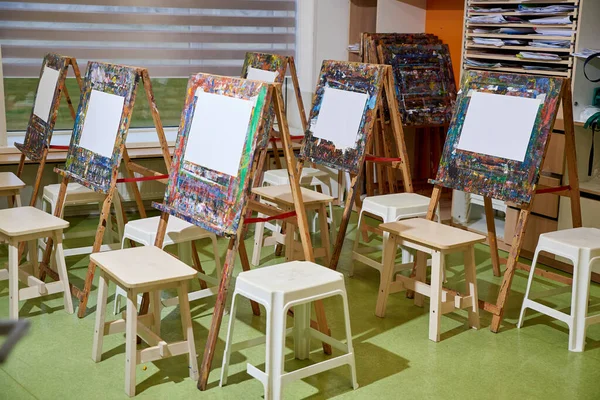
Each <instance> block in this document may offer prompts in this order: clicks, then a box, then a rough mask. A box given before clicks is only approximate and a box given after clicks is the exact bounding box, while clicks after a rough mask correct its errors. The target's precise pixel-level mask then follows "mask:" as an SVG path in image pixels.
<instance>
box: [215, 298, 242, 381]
mask: <svg viewBox="0 0 600 400" xmlns="http://www.w3.org/2000/svg"><path fill="white" fill-rule="evenodd" d="M237 296H238V294H237V293H233V296H232V298H231V312H230V313H229V324H228V325H227V338H226V339H225V351H224V352H223V364H222V365H221V381H220V382H219V386H225V385H227V371H228V370H229V360H230V359H231V346H232V345H233V326H234V323H235V314H236V305H237V304H236V301H235V299H236V297H237Z"/></svg>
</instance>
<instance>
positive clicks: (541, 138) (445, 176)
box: [435, 71, 565, 204]
mask: <svg viewBox="0 0 600 400" xmlns="http://www.w3.org/2000/svg"><path fill="white" fill-rule="evenodd" d="M564 84H565V80H564V79H563V78H556V77H542V76H533V75H520V74H509V73H495V72H480V71H465V72H464V76H463V79H462V83H461V89H460V91H459V94H458V98H457V102H456V107H455V110H454V117H453V118H452V122H451V124H450V128H449V131H448V136H447V139H446V144H445V145H444V153H443V155H442V160H441V162H440V167H439V170H438V173H437V177H436V181H435V183H436V184H438V185H441V186H444V187H447V188H451V189H457V190H462V191H465V192H468V193H473V194H479V195H483V196H488V197H492V198H495V199H499V200H504V201H510V202H513V203H517V204H528V203H530V202H531V200H532V196H533V194H534V192H535V188H536V185H537V183H538V179H539V176H540V170H541V167H542V161H543V159H544V155H545V153H546V148H547V145H548V142H549V139H550V133H551V129H552V126H553V124H554V120H555V118H556V114H557V112H558V107H559V105H560V100H561V90H562V88H563V85H564ZM472 90H475V91H478V92H484V93H492V94H498V95H504V96H520V97H525V98H535V99H537V98H539V99H543V106H542V109H541V110H540V112H539V113H538V116H537V119H536V122H535V124H534V127H533V131H532V134H531V139H530V141H529V145H528V148H527V153H526V155H525V159H524V161H523V162H519V161H515V160H508V159H504V158H498V157H492V156H488V155H483V154H477V153H472V152H468V151H463V150H459V149H458V148H457V146H458V142H459V140H460V135H461V132H462V127H463V124H464V122H465V117H466V113H467V110H468V108H469V101H470V96H469V92H470V91H472ZM498 118H510V115H499V116H498ZM493 123H494V121H490V124H493Z"/></svg>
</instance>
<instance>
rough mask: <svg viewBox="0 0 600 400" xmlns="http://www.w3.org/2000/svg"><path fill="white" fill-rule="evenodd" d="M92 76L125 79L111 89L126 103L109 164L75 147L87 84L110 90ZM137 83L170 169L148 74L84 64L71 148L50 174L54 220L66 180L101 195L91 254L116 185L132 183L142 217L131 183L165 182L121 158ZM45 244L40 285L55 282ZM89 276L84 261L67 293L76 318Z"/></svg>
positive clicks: (85, 297) (141, 208)
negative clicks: (82, 275)
mask: <svg viewBox="0 0 600 400" xmlns="http://www.w3.org/2000/svg"><path fill="white" fill-rule="evenodd" d="M93 71H96V73H99V74H101V75H102V76H104V75H106V76H109V77H111V78H112V77H114V78H115V81H118V80H126V84H121V85H120V86H119V87H118V88H117V89H114V90H118V91H119V93H120V94H121V95H124V96H123V97H125V98H126V99H125V103H124V107H123V114H122V116H121V123H120V126H119V132H118V134H117V138H116V142H115V147H114V149H113V155H112V157H111V158H110V159H108V158H106V157H102V156H99V155H97V154H95V153H93V152H92V151H89V150H87V149H85V148H82V147H79V140H80V135H81V131H82V129H83V124H84V120H85V113H86V110H87V102H88V101H89V98H90V94H91V91H92V85H93V86H94V89H96V87H97V86H99V85H100V86H101V87H106V88H111V86H110V84H106V83H104V84H103V82H102V81H99V82H93V81H92V72H93ZM140 80H141V81H142V83H143V85H144V90H145V92H146V96H147V99H148V102H149V105H150V110H151V112H152V118H153V120H154V124H155V128H156V132H157V134H158V139H159V143H160V146H161V150H162V154H163V158H164V160H165V164H166V166H167V168H168V167H169V166H170V165H171V155H170V153H169V149H168V144H167V140H166V138H165V135H164V130H163V126H162V123H161V120H160V115H159V113H158V109H157V107H156V103H155V101H154V93H153V91H152V83H151V81H150V76H149V75H148V70H147V69H145V68H138V67H128V66H122V65H116V64H105V63H98V62H90V63H88V69H87V73H86V79H85V82H84V85H85V86H84V89H83V94H82V101H81V103H80V105H79V110H78V118H77V120H76V125H75V127H74V129H73V137H72V138H71V145H70V147H69V152H68V154H67V162H66V168H65V169H64V170H61V169H55V172H57V173H58V174H60V175H62V176H63V179H62V182H61V186H60V190H59V194H58V200H57V204H56V208H55V212H54V215H56V216H60V215H61V213H62V209H63V206H64V201H65V197H66V190H67V184H68V183H69V181H71V180H74V181H76V182H78V183H80V184H82V185H84V186H86V187H88V188H90V189H92V190H94V191H97V192H101V193H105V194H106V198H105V200H104V203H103V204H102V211H101V214H100V221H99V223H98V230H97V232H96V236H95V238H94V244H93V248H92V252H93V253H95V252H98V251H100V247H101V245H102V241H103V237H104V231H105V229H106V221H107V220H108V218H110V214H111V204H112V201H113V196H114V195H115V190H116V184H117V182H119V181H124V182H130V183H132V186H131V187H132V189H133V193H134V196H135V199H136V203H137V206H138V209H139V212H140V215H141V216H142V218H144V217H145V216H146V213H145V209H144V206H143V202H142V198H141V194H140V192H139V188H138V187H137V182H138V181H145V180H159V181H161V182H164V183H166V182H167V178H168V175H164V174H161V173H159V172H156V171H152V170H150V169H148V168H145V167H143V166H141V165H139V164H136V163H133V162H132V161H131V159H130V157H129V155H128V153H127V149H126V146H125V142H126V138H127V133H128V130H129V123H130V121H131V115H132V113H133V107H134V104H135V97H136V94H137V85H138V82H139V81H140ZM96 90H97V89H96ZM108 90H113V89H108ZM121 159H123V161H124V162H125V170H126V172H127V175H128V178H126V179H124V180H119V179H118V173H119V165H120V161H121ZM134 172H135V173H139V174H141V175H143V176H142V177H141V178H136V177H135V176H134ZM48 240H49V241H48V244H47V245H46V250H45V252H44V257H43V261H42V262H41V264H40V277H41V279H42V280H44V278H45V275H46V274H48V275H50V277H52V278H53V279H55V280H56V279H57V274H56V272H55V271H53V270H52V269H51V268H50V267H49V264H48V262H49V259H50V253H51V249H52V241H51V239H48ZM94 272H95V265H94V263H93V262H91V261H90V263H89V265H88V271H87V275H86V279H85V284H84V286H83V288H82V289H79V288H77V287H75V286H74V285H71V292H72V294H73V295H74V296H75V297H77V298H78V299H79V310H78V313H77V315H78V316H79V317H80V318H82V317H83V316H84V315H85V311H86V305H87V301H88V296H89V294H90V291H91V288H92V281H93V278H94Z"/></svg>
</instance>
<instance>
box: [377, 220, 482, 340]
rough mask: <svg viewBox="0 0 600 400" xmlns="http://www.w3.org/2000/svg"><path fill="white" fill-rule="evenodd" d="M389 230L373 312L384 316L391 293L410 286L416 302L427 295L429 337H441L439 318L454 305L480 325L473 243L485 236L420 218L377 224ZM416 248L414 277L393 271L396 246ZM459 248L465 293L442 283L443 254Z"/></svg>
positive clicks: (418, 303)
mask: <svg viewBox="0 0 600 400" xmlns="http://www.w3.org/2000/svg"><path fill="white" fill-rule="evenodd" d="M379 227H380V228H381V229H382V230H383V231H384V232H388V233H389V234H390V236H389V240H388V241H387V243H386V245H385V246H386V248H385V250H384V253H385V260H384V261H383V272H382V274H381V283H380V286H379V296H378V298H377V308H376V311H375V314H376V315H377V316H378V317H381V318H383V317H384V316H385V308H386V304H387V299H388V296H389V295H390V293H396V292H401V291H403V290H412V291H414V292H415V305H418V306H422V305H423V295H425V296H427V297H429V298H430V299H431V300H430V306H429V307H430V308H429V339H430V340H433V341H434V342H439V340H440V319H441V316H442V314H447V313H449V312H452V311H454V310H455V309H462V308H467V309H468V310H469V326H470V327H472V328H474V329H479V305H478V302H477V278H476V274H475V243H481V242H484V241H485V236H482V235H479V234H476V233H473V232H468V231H465V230H462V229H458V228H454V227H451V226H448V225H442V224H438V223H436V222H433V221H429V220H426V219H421V218H414V219H406V220H403V221H397V222H390V223H387V224H381V225H380V226H379ZM399 245H400V246H403V247H407V248H411V249H414V250H416V251H417V254H416V259H417V266H416V277H415V278H414V279H413V278H409V277H406V276H403V275H396V279H395V281H392V278H393V274H394V264H395V263H394V259H395V257H396V248H397V246H399ZM457 252H462V253H463V256H464V262H465V283H466V288H465V294H464V295H460V294H459V293H455V292H451V291H448V290H446V289H444V288H443V287H442V282H443V271H444V260H445V256H446V255H448V254H451V253H457ZM426 254H430V255H431V258H432V262H431V285H427V284H426V283H425V278H426V275H427V271H426V268H427V263H426V257H427V256H426Z"/></svg>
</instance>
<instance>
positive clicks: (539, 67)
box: [523, 65, 568, 72]
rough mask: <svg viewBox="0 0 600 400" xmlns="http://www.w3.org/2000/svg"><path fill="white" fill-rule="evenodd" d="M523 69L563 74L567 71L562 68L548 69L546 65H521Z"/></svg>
mask: <svg viewBox="0 0 600 400" xmlns="http://www.w3.org/2000/svg"><path fill="white" fill-rule="evenodd" d="M523 69H525V70H528V71H530V70H538V71H556V72H565V71H567V70H568V69H567V68H564V67H549V66H547V65H523Z"/></svg>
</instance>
